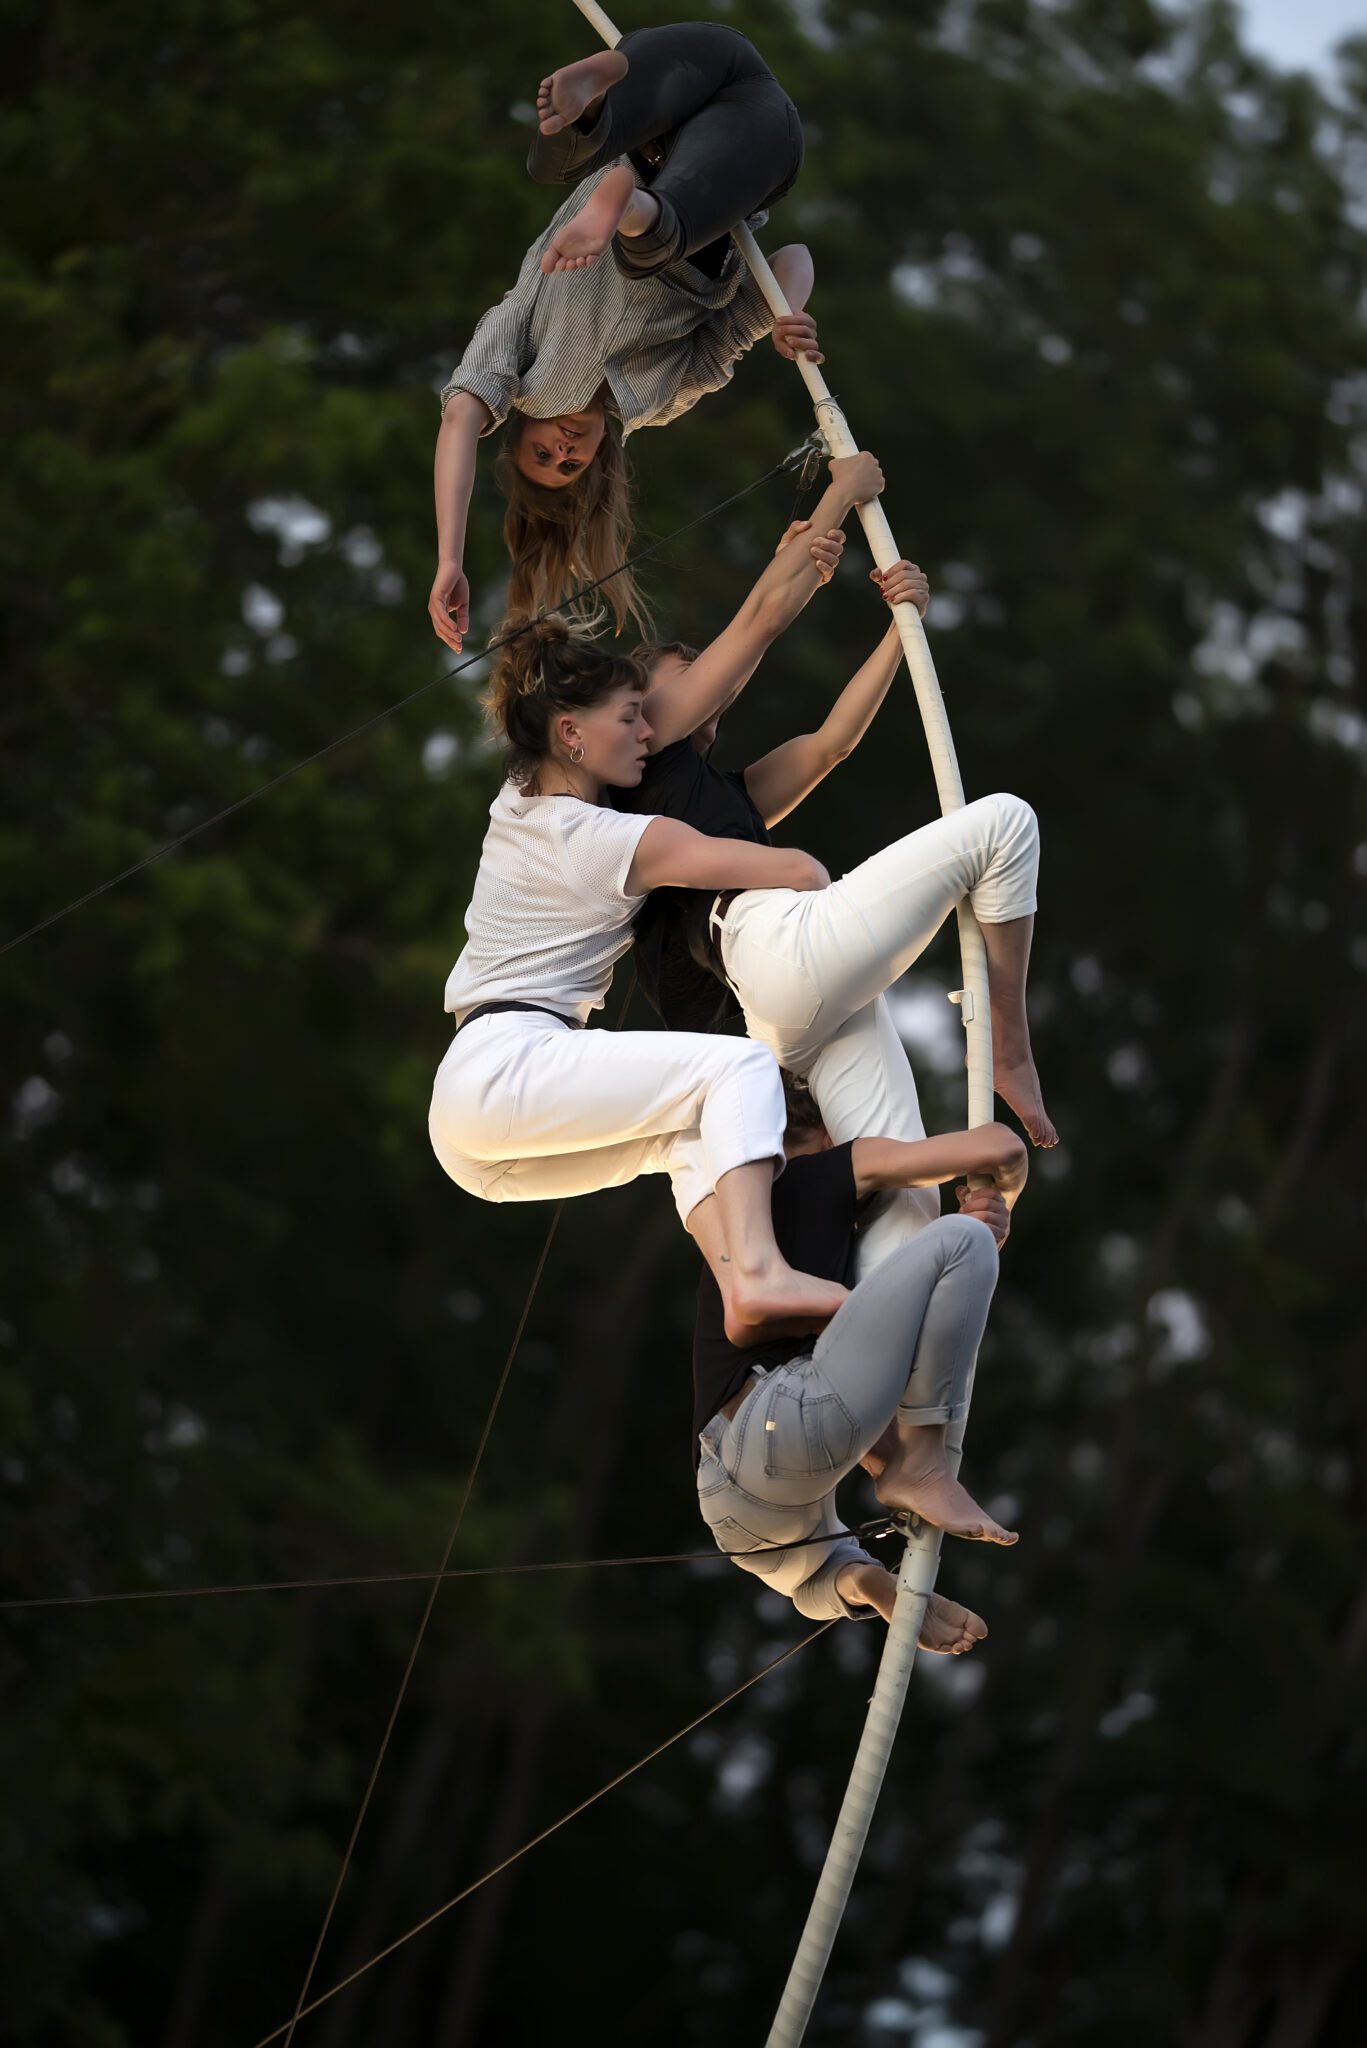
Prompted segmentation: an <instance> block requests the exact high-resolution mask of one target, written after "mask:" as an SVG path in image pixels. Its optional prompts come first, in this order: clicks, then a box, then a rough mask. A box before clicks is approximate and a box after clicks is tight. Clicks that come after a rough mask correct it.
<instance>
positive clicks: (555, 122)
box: [536, 50, 628, 135]
mask: <svg viewBox="0 0 1367 2048" xmlns="http://www.w3.org/2000/svg"><path fill="white" fill-rule="evenodd" d="M627 69H628V66H627V60H626V58H625V57H623V56H622V55H621V53H620V52H619V51H617V50H595V51H594V53H593V55H592V56H591V57H584V58H582V59H581V60H580V62H579V63H577V64H566V65H563V66H562V67H561V69H560V70H559V71H552V73H551V75H550V77H549V78H543V79H542V81H541V83H540V85H539V86H538V87H537V89H536V112H537V118H538V120H539V122H540V124H541V133H542V134H543V135H558V134H559V133H560V131H561V129H562V128H568V127H569V125H570V123H571V121H578V120H580V119H582V117H583V116H584V115H585V114H596V113H597V111H598V109H599V107H600V106H601V104H602V100H603V95H604V93H605V92H607V91H608V90H609V88H610V87H612V86H614V85H616V84H618V82H619V81H620V80H621V79H623V78H625V77H626V75H627Z"/></svg>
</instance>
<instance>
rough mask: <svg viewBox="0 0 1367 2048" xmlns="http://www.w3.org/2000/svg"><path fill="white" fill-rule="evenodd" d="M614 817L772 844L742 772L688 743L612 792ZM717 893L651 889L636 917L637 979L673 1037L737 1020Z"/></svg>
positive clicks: (656, 757) (668, 750) (665, 750)
mask: <svg viewBox="0 0 1367 2048" xmlns="http://www.w3.org/2000/svg"><path fill="white" fill-rule="evenodd" d="M608 797H609V800H610V801H611V803H612V806H613V808H614V810H618V811H630V812H634V813H636V814H638V815H640V814H642V813H648V814H649V815H650V816H652V817H657V818H678V819H680V820H681V821H682V822H683V823H684V824H685V825H691V826H692V827H693V830H694V831H695V832H706V833H707V835H708V836H709V838H712V839H748V840H751V841H753V842H754V843H755V844H756V845H759V846H768V845H769V844H770V839H769V834H768V832H767V830H766V829H765V824H764V820H763V818H761V816H760V814H759V812H758V811H757V810H756V809H755V806H754V804H753V803H752V802H751V799H750V793H749V791H748V790H747V789H746V787H745V773H744V770H743V769H733V770H731V771H729V772H724V771H723V770H721V769H719V768H714V767H713V766H712V764H711V763H710V762H709V761H706V760H704V758H703V756H702V755H701V754H700V753H699V752H698V750H697V748H696V747H695V746H694V745H693V742H692V740H675V741H674V742H673V744H672V745H671V746H668V747H661V749H660V751H659V753H658V754H652V755H651V757H650V759H649V760H648V761H647V762H646V765H645V773H644V774H643V775H642V777H641V780H640V782H639V783H638V784H637V786H636V788H635V789H610V790H609V791H608ZM716 893H717V892H716V890H715V889H652V890H651V892H650V894H649V896H648V897H647V898H646V900H645V903H644V904H643V905H642V907H641V909H640V911H639V912H638V913H637V917H636V929H635V934H634V943H635V948H636V978H637V980H638V981H639V982H640V984H641V988H642V991H643V992H644V995H645V998H646V1001H647V1002H648V1003H649V1004H650V1006H651V1008H652V1009H653V1010H654V1011H656V1013H657V1014H658V1015H659V1016H661V1017H663V1019H664V1021H665V1023H666V1024H667V1025H668V1026H669V1028H670V1030H671V1031H715V1030H716V1029H718V1028H719V1027H720V1026H721V1025H723V1024H726V1023H730V1022H734V1020H735V1019H736V1018H738V1017H739V1016H740V1005H739V1004H738V1003H737V1001H736V999H735V997H734V996H733V995H732V993H731V990H730V989H729V988H728V987H727V985H726V983H725V982H724V981H723V980H722V978H721V976H720V975H719V974H718V973H717V971H716V966H715V964H714V962H713V958H712V950H711V945H710V943H709V939H708V930H707V919H708V913H709V912H710V910H711V908H712V903H713V900H714V898H715V896H716Z"/></svg>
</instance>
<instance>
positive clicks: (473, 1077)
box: [427, 1010, 785, 1223]
mask: <svg viewBox="0 0 1367 2048" xmlns="http://www.w3.org/2000/svg"><path fill="white" fill-rule="evenodd" d="M784 1121H785V1115H784V1106H783V1084H782V1082H781V1081H780V1079H779V1073H778V1068H777V1067H776V1066H775V1064H774V1060H773V1056H772V1055H771V1054H770V1053H769V1052H768V1051H767V1050H766V1049H765V1048H764V1047H763V1046H761V1045H756V1044H752V1043H750V1041H749V1040H747V1039H743V1038H710V1037H704V1036H703V1035H701V1034H700V1033H696V1032H683V1031H681V1032H664V1031H659V1032H656V1031H574V1030H572V1029H571V1028H570V1026H569V1025H567V1024H560V1023H557V1022H555V1021H554V1020H553V1019H552V1018H550V1017H546V1016H543V1015H541V1014H540V1013H539V1012H536V1011H528V1010H509V1011H503V1012H501V1013H499V1014H497V1015H495V1016H491V1017H478V1018H476V1020H475V1022H474V1023H473V1024H467V1025H466V1027H465V1029H464V1030H463V1031H461V1032H459V1033H458V1034H457V1036H456V1037H455V1038H453V1039H452V1041H451V1046H450V1050H449V1051H448V1052H447V1054H446V1057H445V1059H444V1060H443V1061H442V1063H441V1065H440V1067H439V1068H438V1069H437V1078H436V1083H435V1085H434V1087H433V1090H432V1107H431V1111H430V1113H429V1115H428V1124H427V1127H428V1130H429V1132H430V1133H431V1137H432V1149H433V1151H434V1152H435V1153H436V1155H437V1158H438V1159H439V1160H440V1162H441V1164H442V1166H443V1167H444V1168H445V1170H446V1172H447V1173H449V1174H450V1176H451V1178H452V1180H453V1181H455V1183H456V1185H457V1186H458V1187H462V1188H464V1189H465V1191H466V1193H467V1194H471V1195H479V1196H481V1197H482V1198H483V1199H484V1200H485V1201H486V1202H535V1201H556V1200H558V1199H560V1198H561V1197H563V1196H566V1195H588V1194H594V1193H596V1192H597V1190H598V1189H599V1188H616V1187H621V1186H622V1184H623V1183H624V1182H625V1181H629V1180H635V1179H636V1177H637V1175H638V1174H642V1173H667V1174H668V1175H669V1177H670V1180H671V1181H672V1183H673V1188H674V1200H675V1202H676V1204H677V1205H678V1210H679V1215H680V1216H681V1218H682V1219H683V1220H684V1222H685V1223H687V1221H688V1218H689V1216H690V1214H691V1213H692V1211H693V1210H694V1208H696V1206H697V1204H698V1203H699V1202H701V1201H702V1200H703V1198H704V1197H705V1196H707V1195H710V1194H711V1193H712V1191H713V1189H714V1188H715V1187H716V1184H717V1182H718V1181H719V1180H720V1179H721V1177H722V1175H723V1174H724V1173H729V1172H730V1171H731V1169H732V1168H733V1167H736V1166H745V1165H748V1164H749V1163H750V1161H752V1160H755V1159H769V1160H773V1161H775V1162H776V1164H777V1165H779V1166H781V1165H782V1162H783V1127H784Z"/></svg>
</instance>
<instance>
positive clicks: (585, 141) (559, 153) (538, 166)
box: [527, 107, 611, 185]
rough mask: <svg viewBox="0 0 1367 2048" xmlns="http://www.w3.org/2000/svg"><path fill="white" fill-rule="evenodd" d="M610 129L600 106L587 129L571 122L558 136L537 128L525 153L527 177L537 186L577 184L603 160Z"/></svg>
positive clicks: (606, 115) (597, 167) (605, 111)
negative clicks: (599, 110)
mask: <svg viewBox="0 0 1367 2048" xmlns="http://www.w3.org/2000/svg"><path fill="white" fill-rule="evenodd" d="M610 126H611V124H610V122H609V120H608V114H607V109H606V107H604V109H603V111H602V112H601V113H600V114H599V116H598V119H597V120H596V121H595V122H594V124H593V126H592V127H591V128H581V127H580V126H579V123H578V122H577V121H571V123H570V125H569V127H568V128H562V129H561V130H560V133H559V134H558V135H543V134H542V133H541V131H540V129H538V130H537V132H536V134H535V135H534V136H533V137H532V140H531V147H530V148H529V149H528V151H527V175H528V176H529V177H531V178H534V179H535V180H536V182H537V184H538V185H577V184H579V182H580V181H581V179H584V178H587V177H588V176H589V174H590V173H591V172H593V171H596V170H598V169H599V168H600V167H601V165H602V164H603V162H604V161H605V157H604V150H605V148H606V145H607V140H608V133H609V129H610Z"/></svg>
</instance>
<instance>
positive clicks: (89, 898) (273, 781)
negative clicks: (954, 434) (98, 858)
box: [0, 449, 803, 959]
mask: <svg viewBox="0 0 1367 2048" xmlns="http://www.w3.org/2000/svg"><path fill="white" fill-rule="evenodd" d="M802 453H803V451H802V450H801V449H794V450H793V451H792V453H791V454H788V455H785V456H784V457H783V459H782V461H780V462H776V463H775V464H774V466H773V468H772V469H767V470H766V471H765V472H764V475H763V476H758V477H756V478H755V480H754V482H753V483H749V484H746V485H745V487H744V488H743V489H742V490H739V491H733V492H732V494H731V496H730V497H729V498H723V499H722V500H721V502H720V504H717V505H710V506H709V507H708V509H707V510H706V511H705V512H699V513H698V515H697V517H696V518H695V519H690V520H687V521H686V522H685V524H684V525H682V526H676V527H675V529H674V531H673V532H672V533H667V534H665V536H664V538H663V539H661V540H656V541H652V542H650V544H649V545H648V546H647V547H643V548H638V549H637V550H636V552H635V554H632V555H628V556H627V558H626V560H625V561H623V562H619V563H618V564H617V566H616V568H615V569H609V570H608V572H607V574H606V575H604V576H599V577H596V578H595V579H594V581H593V582H592V583H585V584H583V585H581V587H580V588H579V589H578V590H576V591H574V592H572V593H571V595H570V596H569V597H566V598H562V600H561V602H560V603H559V604H556V605H550V606H549V607H548V608H547V613H546V616H547V617H553V616H554V615H555V613H556V612H562V611H568V610H570V609H571V608H572V607H573V606H575V605H577V604H579V603H581V602H582V600H583V599H584V598H586V597H591V596H592V595H593V593H594V591H595V590H601V588H602V587H603V585H604V584H605V583H611V581H612V579H613V577H614V576H620V575H622V574H623V573H624V571H626V570H627V569H634V568H635V566H636V564H637V563H638V562H644V561H646V560H647V559H648V558H649V557H650V556H651V555H653V554H656V553H658V551H659V550H660V549H661V548H662V547H667V546H668V545H669V543H670V542H671V541H675V540H679V539H680V538H681V537H682V536H683V535H684V534H686V533H691V532H692V530H693V528H694V527H695V526H701V525H702V524H703V523H704V521H705V520H708V519H713V518H715V517H716V515H717V513H718V512H725V511H726V510H727V508H728V507H729V506H731V505H736V504H739V502H740V500H741V499H742V498H748V497H749V495H750V493H751V492H752V491H757V490H759V489H760V487H761V485H763V484H767V483H769V482H770V481H771V479H772V478H774V477H776V476H778V475H780V474H781V473H782V472H783V471H784V470H785V469H788V468H790V467H791V466H792V464H793V463H794V461H795V460H797V459H798V458H799V457H800V456H801V455H802ZM530 631H531V625H530V623H529V624H528V625H526V626H519V627H518V628H517V630H516V631H515V632H512V633H505V634H504V635H503V636H502V637H501V638H500V639H497V640H491V641H490V643H489V645H488V646H487V647H483V648H480V649H479V650H477V652H475V653H474V654H468V655H466V657H465V659H464V660H463V661H458V662H457V663H456V665H455V667H454V668H449V669H447V670H445V671H444V673H443V674H441V675H439V676H433V677H432V678H431V680H430V681H428V682H425V683H420V684H419V685H418V687H417V689H416V690H410V691H409V692H408V694H407V696H406V697H399V698H396V700H395V701H394V703H392V704H387V705H386V706H385V707H384V709H383V710H382V711H375V712H372V713H371V715H370V717H369V718H364V719H362V720H361V723H360V724H359V725H354V726H352V727H351V729H350V731H349V732H344V733H340V734H339V735H338V736H337V738H336V739H332V740H329V741H328V742H327V744H326V745H325V746H321V747H318V748H316V749H315V751H314V752H313V753H311V754H306V755H305V756H304V758H303V759H302V760H301V761H296V762H294V763H293V765H292V766H291V767H289V768H282V769H281V771H280V773H279V774H278V775H273V776H272V777H271V778H270V780H269V781H268V782H263V783H261V784H259V785H258V787H257V788H256V789H251V790H248V792H247V794H246V795H245V796H240V797H237V798H236V799H235V800H234V801H233V802H232V803H230V804H225V805H224V806H223V808H222V810H218V811H215V812H213V814H212V815H211V816H210V817H207V818H201V819H200V821H199V823H198V824H197V825H191V826H190V827H189V828H188V829H187V830H186V831H184V832H181V833H178V834H177V835H176V837H175V838H174V839H167V840H165V841H164V842H163V844H162V845H160V846H154V847H153V848H152V850H151V852H150V853H145V854H143V855H142V857H141V859H139V860H135V861H133V862H132V863H131V864H130V865H129V866H128V867H126V868H122V869H120V871H119V873H118V874H116V875H110V876H109V877H108V878H107V879H106V880H105V881H103V882H98V883H96V885H95V887H94V888H93V889H87V890H86V891H85V893H84V894H83V895H81V896H76V897H73V898H72V900H71V902H70V903H67V904H64V905H63V906H62V908H61V909H60V910H53V911H50V912H49V914H48V915H47V916H46V917H43V918H40V919H39V920H38V922H37V924H32V925H30V926H29V928H28V930H27V931H22V932H17V933H16V934H15V935H14V937H13V938H11V939H6V941H5V943H4V944H3V945H0V959H3V957H4V955H5V954H6V953H12V952H13V951H14V949H15V947H16V946H22V945H25V944H26V943H27V941H28V940H29V939H35V938H37V936H38V934H39V933H40V932H45V931H47V930H49V929H50V928H51V926H53V925H54V924H60V923H61V921H62V919H63V918H65V917H70V916H71V915H72V913H73V911H77V910H81V909H83V908H84V907H85V905H86V904H87V903H93V902H94V901H95V900H96V898H97V897H100V896H105V895H107V894H108V893H109V891H110V890H111V889H117V888H118V887H119V885H120V883H121V882H127V881H131V880H132V878H133V876H134V875H140V874H141V873H142V871H143V869H144V868H150V867H151V866H152V865H153V863H154V862H156V861H159V860H164V859H165V857H166V855H167V854H169V853H176V852H178V851H179V849H180V848H181V847H182V846H187V845H188V844H189V842H190V841H191V840H192V839H197V838H198V837H199V835H200V833H201V832H208V831H210V830H211V829H212V827H213V826H215V825H222V824H223V823H224V822H225V821H226V820H227V819H228V818H231V817H234V816H235V815H236V814H237V812H238V811H243V810H245V809H246V808H247V806H248V804H254V803H256V802H257V800H258V799H259V798H261V797H263V796H269V795H270V793H271V791H272V790H274V789H279V787H280V785H281V783H283V782H288V781H289V780H290V779H291V777H293V776H295V775H299V774H301V773H302V772H303V770H304V769H305V768H312V767H313V766H314V765H315V763H316V762H318V761H322V760H325V759H326V757H327V756H328V755H329V754H333V753H335V752H336V751H337V749H338V748H339V747H345V746H348V745H349V744H350V743H351V741H352V740H358V739H360V738H362V737H363V735H364V734H366V733H368V732H372V731H373V730H374V728H375V727H376V726H377V725H381V724H383V723H384V721H385V720H386V719H387V718H393V717H395V716H396V714H397V713H398V712H400V711H403V710H406V709H407V707H408V706H409V705H410V704H416V702H417V701H418V699H419V697H425V696H426V695H427V693H428V692H429V691H430V690H435V689H437V688H438V687H439V685H440V684H442V683H449V682H450V681H451V679H452V678H453V677H454V676H458V675H460V674H461V673H462V672H463V671H464V670H465V669H467V668H472V667H473V666H474V664H475V663H476V662H478V661H484V660H485V659H486V658H487V657H488V656H489V655H490V654H494V653H497V651H498V649H499V648H500V647H506V646H508V644H509V642H510V641H513V640H516V639H517V638H518V637H519V636H520V635H521V634H523V633H527V632H530Z"/></svg>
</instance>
